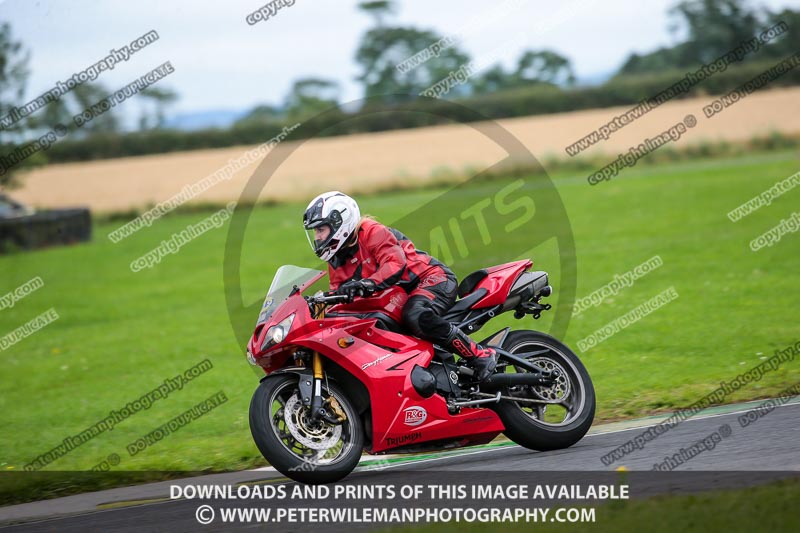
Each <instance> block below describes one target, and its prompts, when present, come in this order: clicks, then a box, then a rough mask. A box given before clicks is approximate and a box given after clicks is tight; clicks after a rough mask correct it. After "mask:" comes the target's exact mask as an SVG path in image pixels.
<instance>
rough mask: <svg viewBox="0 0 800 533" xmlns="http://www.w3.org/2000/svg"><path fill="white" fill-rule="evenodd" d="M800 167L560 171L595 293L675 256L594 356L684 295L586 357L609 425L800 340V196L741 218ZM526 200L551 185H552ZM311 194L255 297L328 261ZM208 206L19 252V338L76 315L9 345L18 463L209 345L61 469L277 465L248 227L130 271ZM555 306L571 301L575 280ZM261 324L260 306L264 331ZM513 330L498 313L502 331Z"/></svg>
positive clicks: (8, 419) (9, 428)
mask: <svg viewBox="0 0 800 533" xmlns="http://www.w3.org/2000/svg"><path fill="white" fill-rule="evenodd" d="M798 167H800V158H798V155H797V154H796V153H794V152H778V153H771V154H766V155H757V156H748V157H741V158H731V159H719V160H703V161H692V162H684V163H676V164H671V165H664V166H648V167H635V168H632V169H626V170H625V171H624V172H623V174H622V176H620V177H617V178H614V179H613V180H612V181H611V182H608V183H603V184H601V185H599V186H596V187H590V186H589V185H588V184H587V183H586V181H585V175H575V174H559V175H555V176H553V180H554V182H555V183H556V185H557V187H558V191H559V193H560V194H561V196H562V198H563V201H564V204H565V206H566V208H567V211H568V213H569V219H570V221H571V226H572V230H573V232H574V235H575V242H576V257H577V261H578V279H577V296H578V297H582V296H586V295H588V294H589V293H591V292H592V291H594V290H596V289H598V288H600V287H601V286H603V285H604V284H606V283H608V282H609V281H611V279H612V278H613V277H614V275H615V274H622V273H624V272H626V271H628V270H630V269H632V268H633V267H634V266H636V265H638V264H640V263H642V262H643V261H645V260H646V259H648V258H650V257H652V256H654V255H657V254H658V255H660V256H661V258H662V259H663V262H664V264H663V266H661V267H660V268H658V269H657V270H655V271H653V272H652V273H650V274H647V275H646V276H644V277H643V278H641V279H639V280H638V281H636V283H635V284H634V285H633V286H632V287H629V288H625V289H623V290H622V291H621V292H620V293H619V294H617V295H615V296H613V297H612V298H608V299H606V300H605V301H604V302H603V303H602V304H601V305H599V306H598V307H594V308H592V309H590V310H588V311H585V312H583V313H581V314H580V315H579V316H578V317H576V318H575V319H573V320H572V322H571V323H570V326H569V330H568V334H567V336H566V339H565V341H566V342H567V343H568V344H570V345H571V346H573V347H575V348H576V351H577V347H576V343H577V341H578V340H581V339H583V338H585V337H586V336H587V335H589V334H591V333H592V332H594V331H595V330H597V329H598V328H600V327H602V326H603V325H605V324H607V323H609V322H611V321H612V320H614V319H616V318H618V317H620V316H622V315H624V314H625V313H626V312H628V311H629V310H631V309H633V308H634V307H636V306H637V305H639V304H641V303H642V302H644V301H646V300H648V299H649V298H651V297H652V296H655V295H656V294H658V293H660V292H662V291H664V290H665V289H667V288H669V287H674V288H675V290H676V291H677V293H678V294H679V297H678V298H677V299H676V300H675V301H673V302H671V303H669V304H667V305H665V306H664V307H662V308H660V309H658V310H657V311H655V312H654V313H652V314H650V315H649V316H647V317H645V318H643V319H642V320H640V321H638V322H636V323H634V324H632V325H630V326H629V327H627V328H626V329H624V330H623V331H622V332H620V333H618V334H616V335H614V336H613V337H611V338H609V339H607V340H605V342H602V343H601V344H599V345H597V346H596V347H594V348H592V349H590V350H587V351H586V352H585V353H583V354H581V357H582V358H583V360H584V361H585V363H586V366H587V367H588V369H589V372H590V373H591V375H592V377H593V380H594V384H595V388H596V391H597V397H598V410H597V420H598V421H601V420H610V419H617V418H622V417H632V416H636V415H643V414H646V413H653V412H657V411H659V410H667V409H671V408H676V407H683V406H688V405H689V404H691V403H693V402H694V401H696V400H698V399H699V398H700V397H702V396H703V395H705V394H707V393H709V392H711V391H712V390H714V389H715V388H716V387H717V386H718V385H719V382H720V381H722V380H730V379H732V378H734V377H735V376H736V375H737V374H739V373H740V372H742V371H745V370H747V369H749V368H751V367H753V366H756V365H757V364H759V363H761V362H762V361H763V359H764V358H766V357H769V356H771V355H772V354H773V353H774V351H775V350H776V349H783V348H786V347H787V346H788V345H790V344H794V343H795V342H796V341H798V340H800V311H798V303H797V296H798V289H800V281H798V277H797V273H798V257H800V235H798V234H797V233H795V234H788V235H785V236H784V237H783V239H782V240H781V241H780V242H778V243H777V244H776V245H775V246H772V247H771V248H765V249H763V250H761V251H758V252H752V251H751V250H750V249H749V246H748V245H749V242H750V241H751V240H752V239H753V238H755V237H756V236H758V235H760V234H761V233H763V232H765V231H766V230H768V229H769V228H771V227H773V226H775V225H776V224H778V223H779V222H780V220H781V219H782V218H785V217H787V216H788V215H790V214H791V212H792V210H793V208H794V207H796V206H797V199H798V197H800V190H794V191H789V192H788V193H786V194H785V195H783V196H782V197H781V198H779V199H777V200H776V201H774V202H773V203H772V205H770V206H768V207H763V208H761V209H760V210H758V211H757V212H755V213H754V214H751V215H750V216H748V217H746V218H744V219H743V220H741V221H739V222H736V223H734V222H731V221H730V220H728V218H727V217H726V213H728V211H730V210H731V209H733V208H735V207H737V206H738V205H740V204H741V203H743V202H745V201H747V200H748V199H750V198H751V197H753V196H754V195H756V194H758V193H760V192H761V191H763V190H765V189H768V188H769V187H770V186H772V185H773V184H774V183H775V182H777V181H779V180H782V179H784V178H786V177H788V176H789V175H791V174H793V173H795V172H797V171H798V170H799V168H798ZM508 183H509V181H503V180H493V181H484V182H481V183H477V184H475V185H474V186H471V187H469V188H466V189H464V190H460V191H458V193H457V194H449V195H446V196H445V197H443V199H442V200H441V201H440V202H439V203H438V204H436V206H437V207H436V208H437V210H440V212H442V213H454V214H455V213H459V212H461V211H463V209H464V208H465V207H466V206H469V205H472V204H474V203H476V202H479V201H480V200H481V199H482V198H486V197H490V196H492V195H493V194H494V193H495V192H496V191H497V190H498V189H500V188H501V187H503V186H504V185H507V184H508ZM441 192H442V190H439V189H437V190H433V189H431V190H424V191H416V192H397V193H387V194H382V195H380V196H374V197H365V198H363V199H360V201H361V204H362V211H363V212H366V213H370V214H373V215H375V216H377V217H378V218H379V220H381V221H383V222H385V223H392V222H393V221H395V220H398V219H401V218H403V217H405V216H407V215H408V214H409V213H411V212H413V211H414V209H415V208H416V206H418V205H422V204H424V203H425V202H427V201H429V200H431V199H432V198H435V197H436V196H437V195H439V194H440V193H441ZM516 194H517V196H522V195H523V194H530V195H531V196H533V198H536V190H535V189H531V190H530V191H525V190H520V191H517V193H516ZM303 208H304V205H302V206H301V205H282V206H277V207H264V208H258V209H255V210H254V212H253V215H252V217H251V219H250V222H249V226H248V230H247V236H246V241H245V247H244V252H243V255H242V286H243V294H244V300H245V302H246V303H252V302H255V301H260V300H261V299H263V293H264V292H265V291H266V289H267V287H268V286H269V283H270V280H271V277H272V275H273V274H274V272H275V269H276V268H277V267H278V266H279V265H281V264H286V263H291V264H298V265H302V266H312V267H313V266H315V265H319V266H320V267H321V266H322V265H321V264H320V263H319V262H318V261H317V260H316V258H315V257H314V256H313V254H312V253H311V251H310V249H309V247H308V244H307V242H306V240H305V238H304V236H303V233H302V228H301V225H300V220H301V216H302V210H303ZM208 215H209V213H192V214H178V215H174V216H169V217H166V218H164V219H162V220H159V221H157V222H156V223H155V224H153V226H152V227H150V228H148V229H144V230H142V231H140V232H138V233H136V234H135V235H134V236H132V237H130V238H128V239H125V240H123V241H122V242H120V243H118V244H113V243H112V242H111V241H109V240H108V239H107V238H106V235H107V234H108V233H109V232H110V231H112V230H114V229H116V228H117V227H118V226H119V225H120V223H119V222H115V223H102V224H98V225H97V226H96V227H95V235H94V239H93V242H91V243H89V244H83V245H77V246H70V247H63V248H54V249H49V250H43V251H36V252H32V253H17V254H12V255H7V256H2V257H0V272H2V277H1V278H0V296H2V295H3V294H5V293H7V292H9V291H12V290H14V289H15V288H16V287H17V286H19V285H21V284H22V283H24V282H26V281H27V280H29V279H31V278H33V277H34V276H40V277H41V278H42V280H43V281H44V283H45V285H44V287H42V288H41V289H39V290H37V291H36V292H34V293H32V294H31V295H29V296H28V297H26V298H25V299H23V300H21V301H19V302H17V304H16V305H15V306H14V307H13V308H7V309H2V310H0V336H2V335H5V334H6V332H11V331H12V330H14V329H15V328H17V327H19V326H21V325H22V324H24V323H25V322H27V321H28V320H30V319H32V318H34V317H35V316H37V315H39V314H40V313H42V312H44V311H46V310H47V309H49V308H51V307H52V308H55V310H56V311H57V313H58V315H59V316H60V319H59V320H57V321H55V322H54V323H52V324H50V325H48V326H47V327H45V328H44V329H43V330H42V331H40V332H38V333H36V334H34V335H32V336H30V337H28V338H25V339H24V340H22V341H20V342H19V343H17V344H15V345H14V346H11V347H10V348H8V349H6V350H4V351H0V360H1V361H2V365H3V370H2V374H3V379H2V382H1V383H0V426H2V427H3V428H4V431H3V432H2V433H3V434H2V437H0V438H2V445H0V452H1V453H0V469H2V470H14V471H19V470H22V469H23V467H24V465H25V464H26V463H28V462H29V461H32V460H33V459H34V458H36V457H37V456H38V455H40V454H42V453H45V452H47V451H48V450H50V449H51V448H54V447H55V446H57V445H59V444H60V443H61V442H62V440H63V439H64V438H65V437H67V436H70V435H75V434H77V433H79V432H81V431H83V430H84V429H86V428H88V427H89V426H90V425H92V424H93V423H94V422H96V421H97V420H99V419H102V418H103V417H105V416H107V415H108V413H109V411H110V410H112V409H120V408H122V407H123V406H125V405H126V404H127V403H128V402H131V401H133V400H134V399H136V398H138V397H139V396H140V395H142V394H144V393H146V392H148V391H150V390H151V389H153V388H155V387H157V386H158V385H160V384H161V383H163V381H164V380H165V379H167V378H171V377H174V376H175V375H177V374H179V373H182V372H183V371H185V370H187V369H188V368H190V367H191V366H193V365H195V364H197V363H199V362H200V361H202V360H204V359H206V358H208V359H210V360H211V361H212V362H213V365H214V367H213V369H211V370H210V371H208V372H206V373H204V374H202V375H200V376H198V377H197V378H196V379H194V380H192V381H191V382H189V383H188V384H187V385H186V386H185V387H184V388H183V389H182V390H180V391H175V392H173V393H171V394H170V395H169V397H168V398H166V399H163V400H159V401H157V402H155V403H154V404H153V405H152V407H150V408H149V409H148V410H143V411H141V412H139V413H137V414H135V415H133V416H131V417H130V418H128V419H127V420H125V421H124V422H121V423H119V424H118V425H117V426H116V427H115V428H114V429H113V431H107V432H104V433H102V434H100V435H99V436H97V437H96V438H94V439H93V440H91V441H89V442H87V443H85V444H83V445H81V446H79V447H77V448H76V449H75V450H73V451H72V452H71V453H69V454H67V455H66V456H64V457H62V458H60V459H58V460H56V461H54V462H52V463H51V464H49V465H48V466H47V467H46V470H87V469H90V468H92V467H93V466H95V465H97V464H99V463H101V462H102V461H103V460H105V459H106V458H107V457H108V456H109V455H111V454H118V456H119V457H120V462H119V464H118V465H116V466H114V469H116V470H192V471H201V470H202V471H212V470H228V469H241V468H245V467H252V466H256V465H263V464H265V462H264V460H263V459H262V458H261V457H260V455H259V453H258V451H257V449H256V447H255V445H254V444H253V441H252V439H251V437H250V433H249V428H248V405H249V400H250V396H251V394H252V392H253V390H254V389H255V387H256V385H257V383H258V380H257V377H256V376H255V374H254V373H253V370H252V369H251V368H250V367H249V365H248V364H247V362H246V360H245V358H244V356H243V353H242V352H243V347H242V346H240V345H239V344H238V342H237V341H236V339H235V337H234V334H233V330H232V327H231V324H230V321H229V319H228V313H227V309H226V302H225V296H224V291H223V279H222V260H223V252H224V246H225V241H226V237H227V232H228V226H227V225H226V226H224V227H223V228H219V229H214V230H211V231H209V232H208V233H206V234H204V235H202V236H200V237H198V238H197V239H196V240H194V241H192V242H190V243H189V244H187V245H186V246H184V247H183V248H182V249H181V250H180V252H179V253H177V254H173V255H169V256H167V257H165V258H164V259H163V260H162V262H161V263H160V264H159V265H157V266H155V267H154V268H152V269H148V270H144V271H142V272H138V273H133V272H131V270H130V269H129V264H130V263H131V261H133V260H134V259H136V258H137V257H139V256H141V255H143V254H145V253H146V252H148V251H149V250H151V249H153V248H154V247H156V246H158V244H159V243H160V242H161V241H162V240H164V239H168V238H169V237H170V236H171V235H172V234H173V233H176V232H179V231H181V230H182V229H184V228H185V227H186V226H187V225H188V224H190V223H196V222H198V221H199V220H201V219H203V218H205V217H207V216H208ZM543 222H544V223H546V221H543ZM400 229H401V230H402V231H404V232H405V233H406V234H407V235H409V236H410V237H411V238H412V239H414V240H420V241H425V240H426V239H428V238H429V236H430V231H431V222H430V220H428V219H426V218H424V217H413V216H412V217H410V220H408V223H407V224H406V225H405V226H403V227H401V228H400ZM465 231H467V230H466V229H465ZM473 233H474V232H473ZM472 238H473V239H477V238H479V237H476V236H473V237H472ZM526 238H527V234H526V232H524V231H523V232H520V231H511V232H506V231H499V232H497V233H493V234H492V243H491V252H490V253H485V254H483V253H481V254H476V253H471V254H467V255H466V257H465V258H461V257H460V256H458V257H457V258H456V259H457V260H456V262H455V270H456V271H457V274H459V275H461V276H463V275H464V274H466V273H468V272H470V271H472V270H474V269H477V268H480V267H483V266H487V265H490V264H496V263H501V262H505V261H510V260H513V259H515V258H517V256H518V255H519V254H522V253H525V252H528V248H529V246H527V244H526V242H527V241H526ZM420 247H422V246H420ZM529 253H530V254H531V255H532V257H533V259H534V261H535V267H536V268H539V269H543V270H548V271H550V272H551V275H552V276H553V280H554V282H555V283H554V284H555V286H556V287H557V286H558V281H559V280H558V276H559V269H558V262H557V259H558V250H557V248H556V247H555V246H553V244H552V242H545V243H544V244H543V245H542V246H540V247H538V248H537V249H534V250H531V251H529ZM551 300H552V301H553V302H554V303H555V302H558V294H555V295H554V296H553V298H551ZM255 318H256V317H255V315H254V316H252V317H250V319H249V321H248V322H247V323H246V328H245V329H247V328H250V327H251V326H252V325H253V324H254V322H255ZM551 321H552V317H550V318H546V317H543V318H542V319H541V320H540V321H538V322H534V321H533V320H532V319H530V318H525V319H524V320H523V321H522V322H516V321H515V320H514V319H513V318H512V317H511V316H510V314H509V315H504V316H503V317H501V318H500V319H498V320H496V321H495V322H496V326H497V328H499V327H501V326H504V325H507V324H514V325H515V326H516V327H519V328H537V329H542V330H544V331H547V330H548V328H549V326H550V323H551ZM497 328H495V327H494V326H493V324H490V325H489V326H487V328H486V329H485V332H486V334H489V333H491V332H492V331H494V330H495V329H497ZM246 333H249V332H246ZM481 333H483V332H481ZM798 381H800V367H799V366H798V364H797V362H796V361H792V362H790V363H787V364H784V365H783V366H781V367H780V368H779V369H778V370H776V371H774V372H770V373H768V374H766V375H765V376H764V377H763V379H761V380H760V381H758V382H753V383H750V384H749V385H747V386H746V387H743V388H742V389H740V390H739V391H738V392H737V393H735V394H734V395H731V396H729V397H728V398H726V400H725V401H726V402H732V401H739V400H745V399H754V398H761V397H767V396H770V395H775V394H777V393H778V392H779V391H781V390H782V389H784V388H786V387H787V386H789V385H793V384H795V383H797V382H798ZM220 390H221V391H224V392H225V394H226V395H227V397H228V401H227V402H226V403H224V404H223V405H221V406H220V407H218V408H216V409H215V410H213V411H211V412H210V413H208V414H206V415H204V416H203V417H202V418H200V419H198V420H196V421H194V422H192V423H191V424H190V425H188V426H186V427H183V428H182V429H180V430H178V431H177V432H175V433H174V434H172V435H169V436H167V437H165V438H164V439H163V440H162V441H160V442H158V443H156V444H154V445H153V446H151V447H149V448H148V449H147V450H145V451H143V452H141V453H138V454H136V455H135V456H133V457H131V456H130V455H129V454H128V452H127V451H126V446H127V445H128V444H129V443H131V442H133V441H135V440H136V439H138V438H139V437H142V436H143V435H145V434H147V433H149V432H150V431H152V430H154V429H155V428H157V427H158V426H160V425H161V424H164V423H165V422H167V421H168V420H170V419H171V418H173V417H175V416H177V415H178V414H180V413H181V412H183V411H184V410H186V409H189V408H191V407H192V406H193V405H195V404H197V403H198V402H200V401H202V400H204V399H206V398H207V397H209V396H211V395H212V394H215V393H216V392H218V391H220Z"/></svg>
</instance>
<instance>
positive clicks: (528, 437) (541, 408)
mask: <svg viewBox="0 0 800 533" xmlns="http://www.w3.org/2000/svg"><path fill="white" fill-rule="evenodd" d="M502 348H503V349H504V350H506V351H507V352H510V353H512V354H514V355H516V356H517V357H521V358H524V359H525V360H526V361H528V362H530V363H533V364H535V365H537V366H538V367H540V368H541V369H542V370H545V371H548V372H551V371H553V370H557V371H558V373H559V376H558V378H557V379H556V382H555V383H554V384H553V385H551V386H547V387H546V386H541V385H516V386H509V387H506V388H505V389H504V390H503V395H504V396H506V395H508V396H511V397H514V398H519V399H520V401H513V400H503V401H501V402H500V403H499V404H498V405H497V406H496V407H495V408H494V409H495V411H496V412H497V414H498V416H500V419H501V420H502V421H503V424H504V425H505V426H506V430H505V432H504V433H505V435H506V436H507V437H508V438H510V439H511V440H513V441H514V442H516V443H517V444H519V445H521V446H524V447H526V448H530V449H532V450H539V451H547V450H558V449H562V448H568V447H569V446H572V445H573V444H575V443H576V442H578V441H579V440H581V439H582V438H583V436H584V435H585V434H586V432H587V431H589V427H591V425H592V421H593V420H594V410H595V394H594V386H593V385H592V380H591V378H590V377H589V373H588V372H587V371H586V368H585V367H584V366H583V363H581V361H580V359H578V356H577V355H575V354H574V353H573V352H572V350H570V349H569V348H568V347H567V346H566V345H565V344H564V343H562V342H561V341H559V340H558V339H555V338H554V337H551V336H550V335H546V334H544V333H539V332H538V331H512V332H511V333H509V334H508V336H507V337H506V339H505V341H504V342H503V346H502ZM504 363H507V362H506V361H503V358H502V356H500V360H499V361H498V368H497V371H498V372H503V371H505V372H526V370H525V369H524V368H521V367H518V366H517V365H513V364H504ZM524 399H529V400H534V401H530V402H526V401H523V400H524Z"/></svg>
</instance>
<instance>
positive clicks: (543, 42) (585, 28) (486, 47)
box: [0, 0, 800, 114]
mask: <svg viewBox="0 0 800 533" xmlns="http://www.w3.org/2000/svg"><path fill="white" fill-rule="evenodd" d="M275 1H277V2H279V3H281V2H286V3H287V4H288V3H291V2H292V0H275ZM675 1H676V0H648V1H647V2H643V1H642V2H639V1H634V0H628V1H623V0H564V1H556V0H550V1H541V0H494V1H485V0H484V1H480V0H401V1H400V2H398V7H399V9H398V11H397V13H396V14H395V15H394V16H391V17H390V18H389V19H388V22H389V23H391V24H401V25H412V26H415V27H418V28H424V29H433V30H435V31H436V32H438V33H440V34H442V35H451V34H461V35H462V40H461V44H460V46H461V47H462V48H463V49H465V50H466V51H467V52H469V54H470V55H471V56H472V57H473V58H481V57H484V56H485V55H486V54H490V55H492V56H497V58H498V59H499V60H501V62H502V63H503V64H504V65H505V66H506V67H510V66H511V65H513V64H514V62H515V61H516V59H517V58H518V57H519V56H520V54H521V53H522V51H523V50H526V49H534V50H539V49H544V48H547V49H551V50H554V51H556V52H558V53H560V54H562V55H564V56H566V57H568V58H569V59H570V60H571V61H572V65H573V68H574V70H575V72H576V74H577V76H578V79H579V80H592V79H597V78H598V77H601V76H603V75H607V74H609V73H611V72H613V71H614V70H615V69H617V68H619V66H620V65H621V64H622V62H623V61H624V60H625V59H626V58H627V57H628V55H629V54H630V53H631V52H639V53H642V52H648V51H651V50H654V49H656V48H658V47H660V46H668V45H671V44H674V43H675V42H676V41H677V40H679V38H680V37H681V36H680V35H679V34H677V35H676V34H673V33H671V32H670V31H669V29H668V27H669V17H668V13H667V12H668V10H669V8H670V7H671V6H672V5H674V3H675ZM266 3H267V2H265V1H263V0H229V1H225V2H219V1H214V2H212V1H198V0H195V1H187V0H137V1H134V2H130V1H121V0H106V1H102V2H99V1H90V0H60V1H55V0H39V1H36V0H5V1H3V2H2V3H0V21H4V22H9V23H10V24H11V27H12V30H13V34H14V36H15V37H16V38H17V39H19V40H21V41H22V42H23V43H24V44H25V46H26V47H27V48H28V49H29V50H30V53H31V59H30V62H29V68H30V70H31V75H30V77H29V80H28V87H27V94H26V96H27V97H28V98H27V99H30V98H34V97H35V96H38V95H39V94H41V93H42V92H44V91H47V90H49V89H50V88H52V87H53V86H54V85H55V83H56V82H57V81H59V80H65V79H66V78H68V77H70V76H72V75H73V74H74V73H76V72H79V71H81V70H83V69H85V68H87V67H88V66H89V65H91V64H93V63H95V62H97V61H98V60H100V59H101V58H103V57H104V56H105V55H107V54H108V51H109V50H110V49H112V48H115V49H119V48H120V47H122V46H123V45H125V44H128V43H129V42H130V41H132V40H133V39H135V38H136V37H139V36H140V35H143V34H145V33H147V32H148V31H150V30H156V31H157V32H158V34H159V36H160V38H159V39H158V41H156V42H155V43H153V44H151V45H150V46H148V47H147V48H145V49H144V50H141V51H139V52H138V53H136V54H135V55H133V56H131V57H130V58H129V59H128V60H127V61H125V62H122V63H120V64H118V65H117V66H116V67H115V68H114V70H111V71H106V72H103V73H102V74H101V75H100V77H99V78H98V79H97V80H96V81H98V82H100V83H102V84H103V85H104V86H105V87H107V88H109V89H113V90H116V89H118V88H121V87H122V86H124V85H126V84H128V83H130V82H131V81H133V80H134V79H136V78H138V77H139V76H141V75H143V74H144V73H145V72H148V71H150V70H151V69H153V68H155V67H157V66H158V65H160V64H162V63H163V62H165V61H170V62H171V64H172V66H173V67H174V69H175V72H174V73H172V74H170V75H169V76H168V77H167V78H165V79H163V80H162V81H160V82H158V86H164V87H169V88H171V89H173V90H175V91H176V92H177V93H178V94H179V96H180V99H179V100H178V101H177V102H176V103H175V104H174V105H173V106H172V107H171V108H170V109H169V114H177V113H187V112H198V111H204V110H246V109H250V108H252V107H254V106H256V105H258V104H263V103H270V104H277V103H281V102H282V101H283V100H284V98H285V96H286V94H287V93H288V91H289V89H290V88H291V85H292V82H293V81H294V80H296V79H298V78H302V77H310V76H313V77H321V78H327V79H332V80H336V81H337V82H339V84H340V86H341V89H342V92H341V96H342V101H349V100H353V99H357V98H360V97H361V96H362V92H363V90H362V86H361V85H360V84H359V83H358V82H356V80H355V77H356V76H357V74H358V65H357V64H356V63H355V61H354V56H355V51H356V49H357V47H358V43H359V40H360V38H361V36H362V35H363V34H364V32H365V31H367V30H368V29H369V28H370V27H371V26H372V25H373V20H372V19H371V18H370V17H369V16H368V15H366V14H365V13H363V12H361V11H359V10H358V9H357V4H358V0H313V1H312V0H295V2H294V4H293V5H291V6H288V5H287V6H285V7H282V8H281V9H279V10H277V11H276V12H275V14H274V15H272V16H271V17H270V18H269V19H268V20H265V21H261V22H259V23H257V24H254V25H250V24H248V23H247V21H246V17H247V15H248V14H250V13H251V12H253V11H255V10H257V9H258V8H260V7H262V6H264V5H265V4H266ZM756 5H764V6H766V7H768V8H770V9H772V10H778V9H779V8H781V7H793V8H795V9H798V8H800V0H766V1H761V2H757V3H756ZM464 28H467V31H466V32H464V31H463V30H464ZM27 99H26V101H27Z"/></svg>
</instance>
